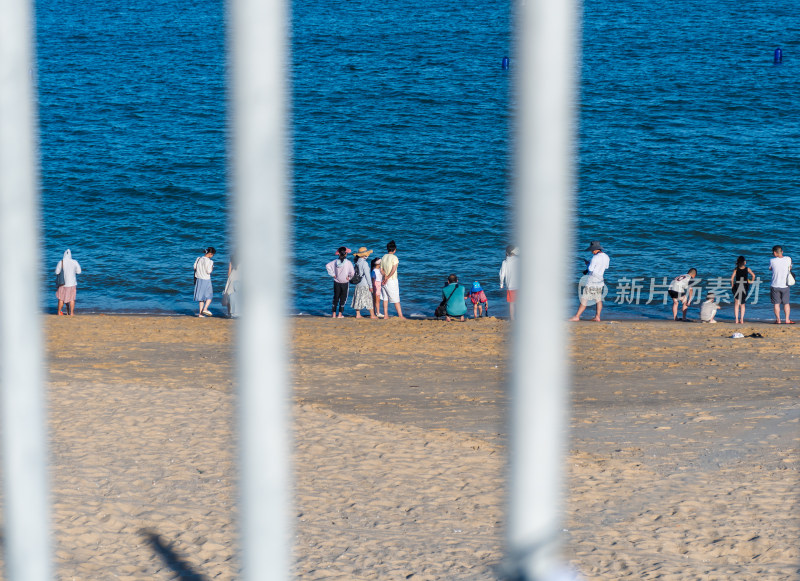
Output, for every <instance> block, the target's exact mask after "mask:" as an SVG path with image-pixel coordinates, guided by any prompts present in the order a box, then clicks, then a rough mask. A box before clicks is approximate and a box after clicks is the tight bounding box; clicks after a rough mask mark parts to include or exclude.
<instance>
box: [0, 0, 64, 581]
mask: <svg viewBox="0 0 800 581" xmlns="http://www.w3.org/2000/svg"><path fill="white" fill-rule="evenodd" d="M0 14H1V15H2V17H0V248H3V250H4V252H3V273H4V279H5V281H6V282H4V283H3V284H0V325H1V326H2V339H0V353H1V354H2V355H0V369H2V372H1V375H0V382H2V383H1V385H0V386H1V387H2V393H3V395H2V416H1V417H2V422H3V427H2V431H3V480H4V489H5V523H4V532H5V559H6V570H7V575H8V579H10V580H11V581H44V580H47V581H50V580H51V579H52V572H51V567H52V563H51V559H50V531H49V500H48V481H47V435H46V429H45V413H44V391H43V385H44V384H43V377H44V370H43V355H42V353H43V352H42V330H41V315H40V313H39V305H38V304H37V303H38V299H39V284H38V283H39V276H38V275H39V272H38V269H39V250H38V248H39V247H38V219H37V204H38V182H37V177H36V175H37V172H36V168H37V163H36V150H37V146H36V143H37V140H36V137H35V127H36V121H35V119H36V115H35V111H34V98H33V95H34V90H33V81H32V75H31V72H30V71H31V70H33V20H32V7H31V3H30V1H29V0H0Z"/></svg>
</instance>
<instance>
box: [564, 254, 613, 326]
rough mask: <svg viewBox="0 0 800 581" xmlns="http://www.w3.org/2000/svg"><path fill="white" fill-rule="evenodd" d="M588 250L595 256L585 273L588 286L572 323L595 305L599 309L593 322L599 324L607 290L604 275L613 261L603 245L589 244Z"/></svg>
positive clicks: (582, 294)
mask: <svg viewBox="0 0 800 581" xmlns="http://www.w3.org/2000/svg"><path fill="white" fill-rule="evenodd" d="M586 250H587V251H588V252H591V253H592V255H593V256H592V259H591V260H590V261H589V264H588V265H587V266H586V271H585V273H584V274H586V275H587V277H586V286H584V287H583V290H582V291H581V298H580V301H581V304H580V306H579V307H578V312H577V313H575V316H574V317H572V318H571V319H570V321H580V320H581V315H582V314H583V311H585V310H586V307H587V306H588V305H589V304H591V303H594V304H595V306H596V307H597V314H596V315H595V317H594V319H592V321H595V322H597V323H599V322H600V313H601V312H602V311H603V290H604V288H605V281H604V279H603V275H604V274H605V272H606V269H607V268H608V266H609V264H610V263H611V260H610V259H609V258H608V254H606V253H605V252H603V247H602V245H601V244H600V243H599V242H597V241H594V242H592V243H591V244H589V248H587V249H586Z"/></svg>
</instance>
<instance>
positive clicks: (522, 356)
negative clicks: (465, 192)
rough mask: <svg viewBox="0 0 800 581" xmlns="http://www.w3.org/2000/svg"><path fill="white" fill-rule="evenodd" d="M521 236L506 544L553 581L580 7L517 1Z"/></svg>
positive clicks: (522, 566) (563, 437)
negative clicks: (575, 78)
mask: <svg viewBox="0 0 800 581" xmlns="http://www.w3.org/2000/svg"><path fill="white" fill-rule="evenodd" d="M517 10H518V12H517V18H518V28H517V31H516V37H517V43H518V46H517V57H516V62H515V63H514V69H515V71H516V80H517V85H516V88H517V102H518V114H517V152H516V184H515V188H516V192H515V195H516V198H515V204H516V215H517V223H516V235H517V237H518V240H519V245H520V248H521V252H520V261H521V263H520V268H521V281H520V291H519V308H518V311H517V312H518V318H517V321H516V324H515V326H514V363H513V373H512V386H511V401H512V404H511V410H510V420H511V454H510V482H509V519H508V522H509V527H508V533H507V534H508V544H509V553H510V555H509V556H510V561H511V563H512V567H513V568H514V569H515V572H516V574H517V575H519V576H520V577H521V578H523V579H528V580H549V579H555V578H557V577H561V576H562V574H563V573H564V570H563V569H562V566H561V564H560V559H561V557H560V550H561V536H562V526H561V518H562V487H563V464H564V453H565V451H566V442H567V434H566V430H567V426H566V419H567V405H568V402H567V395H568V383H569V378H568V372H567V364H566V357H567V351H566V347H567V334H566V328H565V327H566V323H565V321H566V316H567V303H566V296H565V289H566V281H567V276H568V273H567V266H568V265H569V264H570V261H569V259H568V257H569V256H570V255H571V249H572V240H571V235H570V221H569V212H570V209H571V205H572V187H573V166H572V158H573V125H574V119H573V117H574V99H575V98H574V92H575V81H574V77H575V67H576V64H575V62H576V61H575V54H576V47H575V44H576V40H575V33H574V28H575V24H576V14H575V6H574V4H573V2H571V1H569V0H559V1H555V2H554V1H552V0H519V5H518V7H517Z"/></svg>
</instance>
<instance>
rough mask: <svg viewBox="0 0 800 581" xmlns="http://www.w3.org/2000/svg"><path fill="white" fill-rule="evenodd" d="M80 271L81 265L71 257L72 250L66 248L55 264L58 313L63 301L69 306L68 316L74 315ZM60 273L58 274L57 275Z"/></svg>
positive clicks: (62, 306)
mask: <svg viewBox="0 0 800 581" xmlns="http://www.w3.org/2000/svg"><path fill="white" fill-rule="evenodd" d="M80 273H81V265H80V264H78V261H77V260H75V259H74V258H72V251H71V250H70V249H69V248H67V249H66V251H65V252H64V256H63V257H62V258H61V260H59V261H58V264H56V275H57V276H58V283H59V284H58V286H57V288H56V299H58V314H59V315H63V314H64V313H63V312H62V309H63V308H64V303H66V304H67V307H68V308H69V315H70V317H71V316H73V315H75V296H76V294H77V292H78V276H77V275H79V274H80ZM59 275H60V276H59Z"/></svg>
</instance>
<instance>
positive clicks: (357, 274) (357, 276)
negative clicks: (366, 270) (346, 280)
mask: <svg viewBox="0 0 800 581" xmlns="http://www.w3.org/2000/svg"><path fill="white" fill-rule="evenodd" d="M355 266H356V269H355V272H354V273H353V278H351V279H350V284H358V283H360V282H361V279H362V278H364V277H363V276H361V269H360V268H359V267H358V264H356V265H355Z"/></svg>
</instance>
